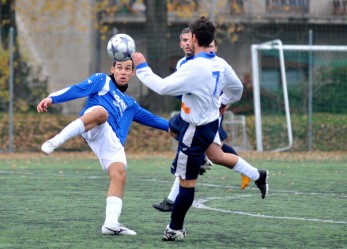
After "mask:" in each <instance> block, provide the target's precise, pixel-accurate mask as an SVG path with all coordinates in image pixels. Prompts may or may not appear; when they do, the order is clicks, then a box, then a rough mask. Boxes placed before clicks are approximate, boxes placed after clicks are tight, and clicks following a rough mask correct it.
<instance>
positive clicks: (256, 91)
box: [251, 40, 347, 152]
mask: <svg viewBox="0 0 347 249" xmlns="http://www.w3.org/2000/svg"><path fill="white" fill-rule="evenodd" d="M259 50H278V53H279V60H280V61H279V63H280V73H281V81H282V88H283V98H284V99H283V100H284V110H285V115H286V125H287V137H288V145H287V146H285V147H282V148H277V149H274V150H273V151H285V150H289V149H290V148H291V147H292V146H293V133H292V126H291V118H290V109H289V100H288V90H287V80H286V69H285V61H284V53H283V51H285V50H288V51H290V50H291V51H306V52H310V51H312V52H313V51H315V52H316V51H330V52H346V51H347V46H330V45H326V46H325V45H283V44H282V42H281V40H273V41H269V42H265V43H261V44H253V45H252V46H251V57H252V75H253V97H254V116H255V135H256V146H257V151H259V152H262V151H263V134H262V120H261V118H262V117H261V106H260V74H259V61H258V51H259Z"/></svg>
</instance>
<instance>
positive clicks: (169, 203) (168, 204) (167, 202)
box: [153, 198, 173, 212]
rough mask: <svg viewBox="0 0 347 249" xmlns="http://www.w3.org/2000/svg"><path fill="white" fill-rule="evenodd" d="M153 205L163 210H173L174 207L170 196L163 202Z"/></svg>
mask: <svg viewBox="0 0 347 249" xmlns="http://www.w3.org/2000/svg"><path fill="white" fill-rule="evenodd" d="M153 207H154V208H155V209H158V210H159V211H162V212H171V211H172V209H173V202H172V201H170V200H169V199H168V198H165V199H164V200H163V201H162V202H159V203H157V204H153Z"/></svg>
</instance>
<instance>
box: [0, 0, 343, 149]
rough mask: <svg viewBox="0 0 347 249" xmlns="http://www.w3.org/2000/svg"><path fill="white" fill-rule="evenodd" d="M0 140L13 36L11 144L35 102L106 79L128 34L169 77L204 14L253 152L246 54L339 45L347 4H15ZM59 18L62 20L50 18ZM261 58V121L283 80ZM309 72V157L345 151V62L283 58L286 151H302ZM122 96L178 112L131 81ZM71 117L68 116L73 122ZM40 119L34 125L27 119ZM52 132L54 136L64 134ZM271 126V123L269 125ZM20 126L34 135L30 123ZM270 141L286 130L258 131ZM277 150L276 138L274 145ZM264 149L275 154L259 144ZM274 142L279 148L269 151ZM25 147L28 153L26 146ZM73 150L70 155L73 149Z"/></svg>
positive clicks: (1, 131)
mask: <svg viewBox="0 0 347 249" xmlns="http://www.w3.org/2000/svg"><path fill="white" fill-rule="evenodd" d="M0 5H1V8H0V17H1V23H0V29H1V30H0V141H1V145H0V146H1V147H0V149H1V151H7V148H8V146H7V144H8V141H9V137H8V133H9V125H8V111H9V106H10V105H9V100H10V96H9V77H10V74H9V72H10V71H9V66H8V65H9V58H10V57H9V30H10V27H13V28H14V30H15V44H14V45H15V49H14V63H13V65H14V89H13V91H14V99H13V103H14V105H13V110H14V113H15V114H18V115H15V116H14V127H13V128H14V131H13V132H14V140H15V141H24V140H25V138H23V137H21V138H20V139H18V134H19V133H20V132H19V129H25V128H23V126H22V125H19V124H20V123H21V122H20V121H18V118H19V117H21V118H22V117H23V116H22V114H23V113H24V114H26V115H36V114H35V108H36V105H37V103H38V101H39V100H40V99H41V98H42V97H44V96H46V95H47V94H48V93H49V92H52V91H55V90H59V89H61V88H63V87H65V86H67V85H69V84H73V83H77V82H79V81H81V80H83V79H84V78H86V77H88V76H89V75H90V74H92V73H94V72H99V71H102V72H106V73H108V72H109V68H110V63H111V61H110V59H109V57H108V55H107V52H106V44H107V40H108V39H109V38H110V37H111V36H112V35H113V34H114V33H118V32H119V33H128V34H129V35H131V36H132V37H133V38H134V39H135V41H136V45H137V49H138V51H141V52H143V53H144V54H145V55H146V56H147V58H148V61H149V64H150V66H151V67H152V68H153V70H154V71H155V72H156V73H158V74H159V75H160V76H163V77H164V76H166V75H168V74H170V73H171V72H172V71H173V70H174V66H175V64H176V62H177V60H178V59H179V58H181V57H182V55H183V53H182V50H181V49H180V47H179V33H180V31H181V30H182V29H183V28H184V27H186V26H187V24H188V22H189V21H191V20H194V19H195V18H197V17H199V16H201V15H205V16H208V17H209V18H211V20H213V21H214V23H215V24H216V27H217V36H216V38H217V41H218V44H219V47H218V55H219V56H221V57H223V58H225V59H226V60H227V61H228V62H229V63H230V64H231V65H232V66H233V68H234V69H235V71H236V73H237V75H238V76H239V77H240V79H241V80H242V82H243V83H244V94H243V97H242V100H241V101H240V102H239V103H237V104H235V105H233V106H231V107H230V110H231V111H233V113H235V114H237V115H245V119H246V128H247V136H248V137H247V139H248V141H249V143H250V148H254V147H255V135H254V130H255V127H254V116H253V115H254V107H253V104H254V103H253V89H252V73H251V72H252V68H251V63H250V61H251V54H250V47H251V45H252V44H259V43H262V42H265V41H269V40H274V39H280V40H282V42H283V44H309V42H310V41H309V36H308V34H309V31H310V30H312V32H313V40H312V44H313V45H346V44H347V36H346V35H344V34H345V30H346V28H347V25H346V23H347V15H346V14H347V13H346V10H345V8H344V6H346V1H333V0H331V1H330V0H315V1H309V0H306V1H305V0H304V1H268V0H256V1H255V0H248V1H242V0H238V1H235V0H214V1H207V0H200V1H199V0H196V1H180V0H178V1H177V0H176V1H173V0H168V1H154V0H147V1H141V0H138V1H122V0H114V1H104V0H98V1H87V2H86V1H83V0H77V1H72V2H71V1H67V0H66V1H50V0H43V1H39V2H38V1H33V0H26V1H24V0H17V1H10V0H8V1H2V2H1V3H0ZM57 9H59V10H60V11H59V15H58V14H57V13H56V10H57ZM261 56H262V58H263V59H262V64H261V69H262V73H261V75H262V82H263V90H264V91H263V93H262V97H263V98H262V103H261V104H262V111H263V112H264V115H270V114H271V115H272V113H276V112H277V113H279V112H280V111H281V108H279V110H278V111H276V110H275V108H277V107H280V106H281V104H282V103H281V100H280V98H279V90H280V80H279V78H278V75H279V67H278V58H277V55H276V54H275V53H273V52H271V51H268V52H264V54H262V55H261ZM310 56H312V58H313V59H314V62H313V63H314V65H313V69H314V70H313V75H312V77H313V92H312V94H313V96H312V99H313V101H312V110H313V126H312V134H313V146H312V149H313V150H345V146H344V144H346V142H347V141H346V138H345V136H344V135H343V134H345V133H346V112H347V111H346V101H345V100H344V99H343V96H346V84H347V83H346V78H345V77H346V74H345V72H346V71H347V69H346V64H345V61H346V58H345V55H344V53H339V54H335V55H332V54H328V53H326V54H320V53H313V54H311V55H309V54H308V53H305V52H302V53H301V52H300V53H299V52H288V53H287V52H286V54H285V57H286V69H287V77H288V78H287V80H288V82H290V83H289V91H290V92H289V103H290V109H291V112H292V117H293V128H294V134H293V135H294V147H293V150H308V149H309V146H308V140H307V137H308V129H309V127H308V125H307V123H308V122H307V119H308V113H307V106H308V102H307V101H308V99H307V98H308V91H307V87H308V86H307V84H308V83H307V82H308V78H309V75H308V65H309V64H308V61H309V57H310ZM128 91H129V94H130V95H132V96H134V97H135V98H136V99H137V100H138V102H139V103H140V104H141V105H142V106H144V107H146V108H148V109H150V110H151V111H153V112H155V113H157V114H160V115H163V116H166V117H168V116H169V113H170V112H171V111H175V110H178V109H179V102H178V101H177V100H176V99H174V98H172V97H164V96H158V95H157V94H155V93H153V92H151V91H150V90H148V89H147V88H146V87H144V86H143V85H142V84H141V83H140V82H138V80H137V79H136V77H134V79H133V80H132V82H131V84H130V87H129V89H128ZM82 105H83V100H82V101H74V102H72V103H68V104H63V105H58V106H56V108H54V109H53V110H52V112H53V113H60V115H62V116H64V115H73V116H76V115H77V114H78V113H79V111H80V109H81V106H82ZM70 117H71V116H69V118H70ZM28 120H34V121H35V120H41V119H35V118H33V119H28ZM59 120H61V123H57V124H54V126H55V128H56V130H58V129H60V128H62V127H63V126H64V125H66V123H65V121H63V119H59ZM273 120H276V119H273ZM26 125H34V126H36V127H38V126H39V125H40V124H38V123H35V122H33V123H32V124H30V123H27V124H26ZM264 125H265V127H266V128H265V129H266V130H267V132H268V133H270V134H275V133H273V131H274V130H276V129H278V130H284V129H285V127H283V125H282V124H281V123H278V124H277V125H268V124H264ZM28 130H32V131H33V132H34V134H29V135H28V136H27V138H28V139H29V138H31V140H34V142H32V144H35V147H34V146H33V147H32V148H31V147H30V146H27V145H26V146H23V145H22V144H23V143H20V142H16V143H17V144H16V145H15V146H14V150H15V151H19V150H35V148H36V149H37V148H38V146H37V145H36V143H41V142H42V137H40V138H38V136H37V134H35V129H28ZM276 138H277V139H278V140H279V141H282V137H281V136H276ZM265 143H266V149H268V150H271V148H272V147H273V145H272V144H273V142H272V140H267V141H265ZM276 143H279V142H276ZM25 144H30V142H27V143H25ZM71 149H73V148H71Z"/></svg>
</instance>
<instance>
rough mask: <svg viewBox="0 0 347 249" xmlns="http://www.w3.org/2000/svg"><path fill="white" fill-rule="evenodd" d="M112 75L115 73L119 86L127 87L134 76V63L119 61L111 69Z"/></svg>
mask: <svg viewBox="0 0 347 249" xmlns="http://www.w3.org/2000/svg"><path fill="white" fill-rule="evenodd" d="M111 73H113V76H114V79H115V80H116V82H117V84H119V85H126V84H127V83H128V81H129V80H130V79H131V77H132V76H133V75H134V69H133V61H132V60H127V61H117V62H116V64H115V65H114V66H112V67H111Z"/></svg>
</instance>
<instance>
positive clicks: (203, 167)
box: [199, 156, 213, 176]
mask: <svg viewBox="0 0 347 249" xmlns="http://www.w3.org/2000/svg"><path fill="white" fill-rule="evenodd" d="M212 166H213V163H212V162H211V161H210V159H208V158H207V156H205V158H204V160H203V161H202V164H201V166H200V170H199V175H201V176H202V175H203V174H205V173H206V170H211V169H212Z"/></svg>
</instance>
